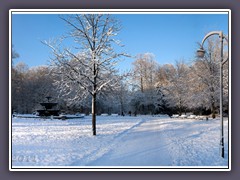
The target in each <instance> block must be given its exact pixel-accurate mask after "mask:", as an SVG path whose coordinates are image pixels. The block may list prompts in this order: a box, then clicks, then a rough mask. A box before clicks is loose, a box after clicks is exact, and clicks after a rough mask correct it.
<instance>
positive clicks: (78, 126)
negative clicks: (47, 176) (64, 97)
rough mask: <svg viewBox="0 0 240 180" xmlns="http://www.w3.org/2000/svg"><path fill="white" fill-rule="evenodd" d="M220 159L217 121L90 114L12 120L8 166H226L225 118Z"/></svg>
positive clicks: (226, 140)
mask: <svg viewBox="0 0 240 180" xmlns="http://www.w3.org/2000/svg"><path fill="white" fill-rule="evenodd" d="M224 134H225V158H224V159H223V158H221V157H220V153H219V152H220V151H219V137H220V121H219V119H214V120H212V119H210V120H208V121H206V120H192V119H175V118H168V117H152V116H137V117H129V116H125V117H121V116H117V117H111V116H104V117H102V116H98V117H97V136H92V132H91V117H90V116H85V117H84V118H82V119H69V120H64V121H63V120H55V119H53V120H51V119H46V120H42V119H37V118H36V119H32V118H16V117H15V118H13V119H12V165H13V167H20V166H24V167H27V166H28V167H36V166H43V167H46V166H47V167H53V166H54V167H56V166H60V167H63V166H67V167H70V168H71V167H76V166H77V167H80V166H81V167H99V166H104V167H106V166H111V167H112V166H114V167H118V166H127V167H129V166H130V167H133V166H134V167H135V166H141V167H143V166H148V167H150V166H154V167H156V166H159V167H165V166H167V167H169V168H171V167H176V166H177V167H182V166H183V167H186V166H193V167H196V168H197V167H200V166H204V167H206V166H214V167H220V168H222V167H223V168H224V167H225V168H226V167H227V166H228V121H227V120H225V121H224Z"/></svg>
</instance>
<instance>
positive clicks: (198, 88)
mask: <svg viewBox="0 0 240 180" xmlns="http://www.w3.org/2000/svg"><path fill="white" fill-rule="evenodd" d="M219 45H220V43H219V39H218V38H210V39H209V40H208V42H207V44H206V48H205V49H206V50H207V53H206V54H205V56H204V57H203V58H197V59H196V60H195V62H194V64H193V65H192V67H191V69H192V76H193V82H194V83H193V92H194V96H193V98H195V100H193V101H198V102H199V103H201V104H202V106H203V107H205V108H209V109H211V113H212V117H215V114H216V111H217V107H218V104H219V93H220V87H219V79H220V77H219V75H220V72H219V70H220V68H219V63H220V46H219ZM224 56H226V52H225V51H224ZM224 69H225V72H224V74H225V77H228V76H227V71H226V67H225V68H224ZM227 84H228V81H227V78H224V85H225V87H227V86H226V85H227ZM225 90H226V88H225ZM225 94H227V91H225ZM225 97H226V95H225ZM225 99H226V98H225Z"/></svg>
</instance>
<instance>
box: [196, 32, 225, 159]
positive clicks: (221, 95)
mask: <svg viewBox="0 0 240 180" xmlns="http://www.w3.org/2000/svg"><path fill="white" fill-rule="evenodd" d="M212 35H218V36H219V38H220V43H221V56H220V57H221V59H220V123H221V124H220V128H221V129H220V148H221V156H222V157H223V158H224V134H223V64H225V63H226V62H227V61H228V58H227V59H226V60H225V61H224V60H223V40H224V39H225V40H226V41H227V42H228V39H227V37H226V36H224V35H223V32H222V31H212V32H210V33H208V34H207V35H206V36H205V37H204V38H203V40H202V44H201V47H200V49H199V50H197V56H198V57H201V58H202V57H204V54H205V50H204V48H203V44H204V42H205V40H206V39H207V38H208V37H210V36H212Z"/></svg>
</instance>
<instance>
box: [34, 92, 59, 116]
mask: <svg viewBox="0 0 240 180" xmlns="http://www.w3.org/2000/svg"><path fill="white" fill-rule="evenodd" d="M46 98H47V102H43V103H40V104H41V106H43V107H44V109H40V110H37V112H38V115H39V116H59V112H60V110H59V109H53V107H54V106H56V105H57V104H58V103H54V102H50V99H51V98H52V97H50V96H47V97H46Z"/></svg>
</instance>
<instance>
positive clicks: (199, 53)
mask: <svg viewBox="0 0 240 180" xmlns="http://www.w3.org/2000/svg"><path fill="white" fill-rule="evenodd" d="M204 54H205V50H204V49H203V48H202V47H201V48H200V49H198V50H197V56H198V57H200V58H203V57H204Z"/></svg>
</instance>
